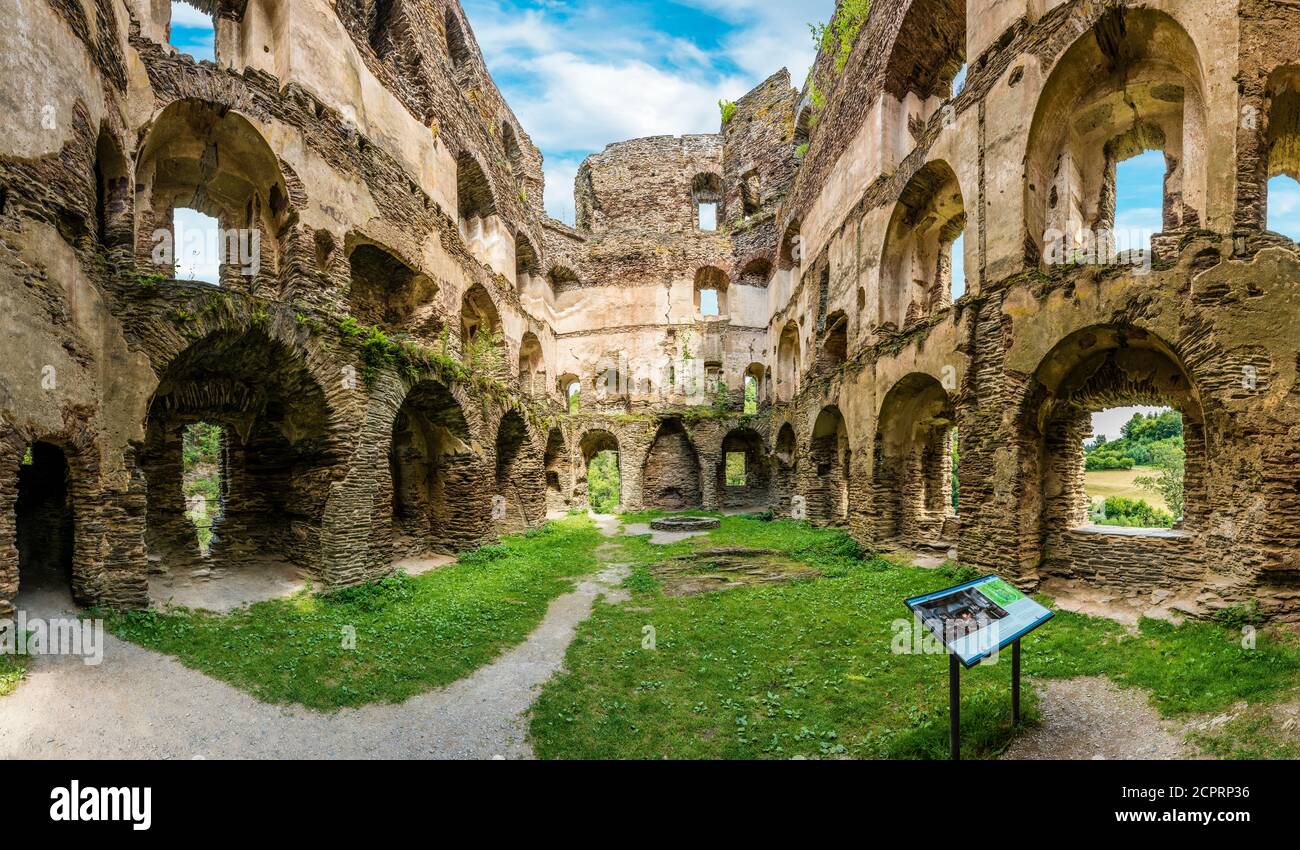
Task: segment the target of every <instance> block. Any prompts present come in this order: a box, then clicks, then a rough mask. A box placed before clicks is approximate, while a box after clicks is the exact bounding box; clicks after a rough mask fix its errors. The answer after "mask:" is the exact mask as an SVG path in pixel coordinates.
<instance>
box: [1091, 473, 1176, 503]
mask: <svg viewBox="0 0 1300 850" xmlns="http://www.w3.org/2000/svg"><path fill="white" fill-rule="evenodd" d="M1160 474H1161V473H1160V470H1158V469H1154V468H1152V467H1149V466H1135V467H1133V468H1132V469H1095V470H1091V471H1089V472H1085V473H1084V483H1083V488H1084V491H1085V492H1087V494H1088V498H1089V499H1105V498H1109V497H1111V496H1123V497H1125V498H1127V499H1142V500H1144V501H1145V502H1146V503H1147V504H1148V505H1151V506H1152V507H1153V508H1159V509H1160V510H1162V511H1167V510H1169V506H1168V505H1166V504H1165V497H1164V496H1161V495H1160V494H1159V493H1153V492H1151V491H1150V490H1143V489H1142V488H1141V487H1138V486H1137V485H1136V484H1134V483H1133V482H1134V480H1135V479H1137V477H1138V476H1139V475H1145V476H1146V477H1148V478H1159V477H1160Z"/></svg>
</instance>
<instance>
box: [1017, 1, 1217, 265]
mask: <svg viewBox="0 0 1300 850" xmlns="http://www.w3.org/2000/svg"><path fill="white" fill-rule="evenodd" d="M1205 91H1206V87H1205V77H1204V67H1203V64H1202V62H1201V57H1200V53H1199V51H1198V50H1197V48H1196V45H1195V43H1194V42H1193V41H1192V39H1191V37H1190V36H1189V35H1188V34H1187V32H1186V30H1184V29H1183V27H1182V26H1181V25H1180V24H1179V23H1178V22H1177V21H1175V20H1174V19H1173V18H1172V17H1170V16H1169V15H1168V14H1166V13H1165V12H1161V11H1157V10H1153V9H1126V8H1122V7H1121V8H1110V9H1107V10H1106V11H1105V12H1104V13H1103V14H1102V15H1101V17H1100V18H1099V19H1098V21H1097V22H1096V23H1095V24H1094V25H1093V27H1092V28H1091V29H1090V30H1089V31H1088V32H1086V33H1084V34H1083V35H1082V36H1081V37H1080V38H1078V39H1077V40H1076V41H1075V42H1074V44H1073V45H1071V46H1070V48H1069V49H1068V50H1066V51H1065V52H1064V53H1063V54H1062V55H1061V57H1060V59H1059V61H1057V63H1056V65H1055V67H1054V68H1053V69H1052V72H1051V75H1050V76H1049V77H1048V79H1047V83H1046V85H1044V87H1043V91H1042V94H1041V95H1040V96H1039V100H1038V105H1037V108H1036V110H1035V113H1034V119H1033V122H1032V124H1031V125H1030V131H1029V139H1028V147H1027V149H1026V155H1025V217H1026V221H1025V226H1026V231H1027V232H1026V241H1025V244H1026V249H1027V252H1028V254H1029V256H1028V257H1027V259H1028V260H1029V261H1030V262H1031V263H1034V264H1037V263H1038V262H1039V261H1040V259H1046V260H1048V261H1049V262H1059V261H1061V260H1063V259H1064V258H1065V257H1066V256H1069V255H1071V254H1072V253H1073V252H1074V251H1076V250H1087V249H1088V247H1089V244H1090V242H1091V241H1092V239H1091V234H1093V233H1096V232H1098V231H1109V230H1110V229H1111V228H1112V227H1113V226H1114V218H1115V173H1116V172H1115V169H1116V165H1117V164H1118V163H1119V162H1120V161H1122V160H1124V159H1127V158H1129V157H1130V156H1134V155H1136V154H1138V153H1141V152H1142V151H1144V150H1162V151H1163V152H1164V155H1165V163H1166V172H1165V181H1164V210H1163V216H1162V217H1163V230H1164V232H1165V233H1166V234H1168V233H1173V232H1176V231H1180V230H1184V229H1191V228H1195V227H1199V226H1202V225H1203V224H1204V223H1205V221H1206V204H1207V201H1208V186H1207V173H1208V149H1207V141H1208V139H1207V132H1208V127H1207V118H1206V108H1205ZM1061 116H1076V118H1075V119H1074V120H1068V121H1062V120H1061ZM1141 247H1142V248H1143V249H1145V247H1146V246H1141Z"/></svg>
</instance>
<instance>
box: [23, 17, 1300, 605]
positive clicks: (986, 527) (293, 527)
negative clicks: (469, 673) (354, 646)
mask: <svg viewBox="0 0 1300 850" xmlns="http://www.w3.org/2000/svg"><path fill="white" fill-rule="evenodd" d="M168 5H169V4H167V3H159V2H151V0H43V1H42V2H26V3H22V4H17V3H15V2H12V0H10V2H7V3H0V8H5V10H6V11H8V12H9V13H10V18H11V19H12V20H16V21H18V22H19V24H20V25H19V26H13V27H9V28H6V29H5V30H4V31H3V32H0V57H3V60H4V62H5V65H6V67H5V71H6V72H7V73H5V74H4V76H3V78H2V79H3V80H4V82H3V83H0V93H3V96H4V99H5V100H4V104H5V107H6V112H7V115H8V116H9V117H8V120H7V123H6V125H5V126H4V127H0V323H2V324H3V331H4V335H5V340H6V341H5V345H4V349H3V351H4V357H3V358H0V612H3V611H6V610H8V609H9V608H10V607H12V605H13V601H14V599H15V597H16V594H17V593H18V590H19V584H20V580H21V575H22V574H23V572H24V571H25V570H27V569H28V568H29V566H30V565H31V564H32V563H36V562H45V563H46V565H47V566H48V565H50V564H53V562H54V561H57V562H58V563H57V564H54V566H55V567H56V568H59V569H62V568H64V567H66V569H67V570H68V571H69V572H70V577H69V578H70V583H71V587H72V590H73V592H74V594H75V595H76V596H77V598H78V599H79V600H81V601H83V602H96V603H103V604H109V605H122V606H138V605H143V604H145V602H146V586H147V577H148V574H149V571H150V570H151V569H153V570H161V569H181V568H184V567H187V566H192V565H193V564H194V563H195V562H196V560H197V559H198V557H199V556H198V554H197V552H195V551H194V550H193V547H192V546H188V545H187V540H192V533H191V532H190V530H189V529H188V528H187V527H186V522H187V520H186V519H185V517H184V514H183V511H184V507H185V506H184V505H183V503H182V497H181V490H180V482H179V478H180V455H179V452H180V447H179V446H180V434H181V431H182V430H183V429H184V427H185V426H186V425H188V424H191V423H193V422H197V421H206V422H212V423H215V424H219V425H222V426H223V427H224V429H225V431H224V433H225V435H226V436H225V438H224V443H223V445H224V455H223V457H224V458H225V461H224V462H225V463H226V465H227V467H228V471H227V476H226V484H225V486H226V492H224V493H223V496H222V505H221V513H220V518H219V523H218V525H217V528H216V537H215V539H214V545H213V549H212V552H211V554H210V555H209V557H210V558H211V559H214V561H215V562H218V563H223V564H229V565H231V566H241V567H243V566H249V565H252V566H253V567H254V568H255V566H256V563H257V562H258V561H260V560H262V559H269V560H276V561H283V562H288V563H292V564H296V565H298V566H299V567H301V568H302V569H303V570H306V571H308V572H310V573H312V574H314V575H315V576H316V577H318V579H319V580H320V581H321V582H322V583H324V584H325V585H327V586H339V585H347V584H352V583H356V582H359V581H364V580H366V579H369V578H373V577H375V576H378V575H382V574H383V573H384V572H385V571H387V570H388V569H390V568H391V564H392V563H393V561H394V560H395V559H398V558H401V557H404V556H407V555H415V554H420V553H423V552H429V551H455V550H458V549H462V548H465V547H468V546H473V545H477V544H478V543H480V542H482V541H484V540H487V539H491V538H492V537H493V536H494V535H497V534H500V533H507V532H513V531H518V530H521V529H524V528H527V527H530V526H533V525H536V524H537V523H539V522H541V521H542V520H543V518H544V516H545V513H546V512H547V511H548V510H551V511H557V510H565V509H569V508H574V507H580V506H582V505H584V504H585V503H586V470H587V463H588V462H589V461H590V460H591V458H592V457H594V455H595V454H596V453H598V452H601V451H607V450H613V451H617V452H618V454H619V468H620V473H621V483H622V488H623V499H622V501H623V504H624V506H625V507H627V508H640V507H651V506H662V507H670V508H678V507H696V506H699V507H704V508H715V509H723V508H761V507H764V506H766V507H768V508H770V509H771V510H772V511H773V512H774V513H776V514H778V515H789V514H790V513H791V512H792V511H795V510H806V512H807V513H806V515H807V517H808V518H809V519H810V520H811V521H813V522H818V523H825V524H838V525H843V526H845V527H846V528H847V529H848V530H849V531H850V532H851V533H852V534H854V535H855V536H856V537H858V538H859V539H860V540H861V541H863V542H864V543H866V544H869V545H872V546H876V547H885V548H897V549H902V550H916V549H921V548H929V547H936V548H938V549H940V550H943V551H947V550H949V549H950V548H955V549H956V550H957V553H958V556H959V558H960V559H961V560H962V561H963V562H966V563H970V564H972V565H975V566H977V567H980V568H984V569H990V570H997V571H999V572H1002V573H1004V574H1006V575H1008V576H1009V577H1011V578H1014V579H1015V580H1017V581H1018V582H1019V583H1021V584H1022V585H1023V586H1025V587H1026V588H1033V587H1037V586H1039V585H1045V586H1048V587H1052V586H1055V585H1060V584H1067V583H1071V582H1073V583H1074V584H1075V585H1076V586H1077V585H1082V586H1086V587H1097V588H1103V589H1106V590H1108V591H1110V592H1113V593H1115V594H1117V595H1122V596H1125V597H1128V598H1129V599H1130V600H1131V601H1133V602H1134V603H1136V604H1138V605H1140V606H1141V607H1143V608H1173V609H1176V610H1181V611H1185V612H1189V613H1192V614H1196V615H1205V614H1208V613H1211V612H1213V611H1214V610H1216V609H1218V608H1220V607H1223V606H1225V605H1230V604H1239V603H1244V602H1249V601H1252V600H1255V601H1257V602H1258V603H1259V604H1260V605H1261V607H1262V609H1263V610H1264V611H1265V613H1267V614H1270V615H1278V616H1287V617H1294V616H1297V615H1298V614H1300V530H1297V529H1300V376H1298V374H1297V373H1298V372H1300V343H1297V340H1300V304H1298V303H1297V301H1298V300H1300V251H1298V250H1297V247H1296V245H1295V244H1294V243H1292V242H1291V241H1290V240H1287V239H1285V238H1283V237H1281V236H1279V235H1277V234H1271V233H1268V232H1267V231H1265V230H1264V229H1263V226H1264V221H1265V212H1266V205H1267V191H1266V184H1267V181H1268V179H1269V178H1270V177H1273V176H1276V175H1278V174H1289V175H1291V176H1293V177H1294V176H1297V175H1300V96H1297V94H1296V92H1297V90H1300V9H1297V8H1296V7H1295V5H1294V4H1290V3H1280V2H1274V0H1240V2H1211V0H1182V1H1181V2H1173V0H1150V2H1146V3H1141V4H1138V3H1125V2H1119V0H1087V2H1085V1H1084V0H1072V2H1065V1H1064V0H997V2H993V0H969V2H962V0H878V2H876V3H875V4H873V9H872V11H871V14H870V16H869V17H868V19H867V20H866V21H865V22H864V24H863V26H862V28H861V31H860V33H859V35H858V37H857V40H856V42H855V43H854V44H853V45H850V46H849V47H850V48H851V49H850V50H849V52H848V57H847V61H844V62H840V61H838V60H837V54H838V53H839V50H838V47H839V46H838V45H835V48H836V49H835V50H833V51H829V52H826V53H823V55H821V56H819V57H818V59H817V62H816V65H815V67H814V69H813V71H812V75H811V77H810V81H809V82H808V83H805V85H804V87H803V90H802V91H798V90H796V89H794V88H793V87H792V85H791V81H790V79H789V76H788V74H786V73H785V72H779V73H776V74H774V75H773V76H772V77H771V78H770V79H768V80H766V81H765V82H764V83H762V84H761V85H760V86H758V87H757V88H756V89H754V91H752V92H750V93H748V94H747V95H745V96H744V97H742V98H740V99H739V100H738V101H737V102H736V104H735V109H734V112H732V113H731V114H730V116H729V120H727V121H726V123H725V124H723V126H722V127H721V129H720V132H718V133H716V134H703V135H695V136H685V137H680V138H675V137H658V138H650V139H639V140H633V141H628V142H622V143H618V144H613V145H611V146H609V147H608V148H607V149H606V150H605V151H603V152H602V153H600V154H597V155H594V156H592V157H590V158H589V159H588V160H587V162H586V163H584V165H583V167H582V168H581V169H580V172H579V175H578V179H577V184H576V186H575V204H576V208H577V222H576V226H575V227H569V226H566V225H564V224H561V223H559V222H556V221H553V220H551V219H549V218H547V216H546V215H545V213H544V211H543V210H542V206H541V203H542V197H543V182H542V174H541V156H540V154H539V152H538V151H537V148H536V147H535V146H534V145H533V144H532V142H531V140H530V139H529V138H528V135H527V133H526V132H525V129H524V128H523V127H522V126H520V124H519V122H518V120H517V119H516V118H515V116H514V115H513V113H512V112H511V111H510V109H509V106H508V105H507V104H506V103H505V102H504V100H503V99H502V97H501V95H500V94H499V92H498V91H497V89H496V87H495V85H494V84H493V83H492V81H491V78H490V76H489V75H488V73H487V70H486V68H485V67H484V65H483V61H482V57H481V54H480V52H479V49H478V46H477V43H476V42H475V40H474V35H473V31H472V28H471V27H470V25H469V21H467V20H466V17H465V15H464V12H463V10H461V9H460V7H459V4H458V3H456V2H450V1H449V0H404V2H401V3H387V2H378V0H337V2H325V0H295V2H293V3H289V2H276V0H213V2H211V3H206V2H202V3H199V4H197V5H199V6H200V7H202V8H205V9H206V10H208V11H210V12H211V13H212V14H213V15H214V18H215V20H216V24H217V62H216V63H215V64H214V63H195V62H194V61H193V60H191V59H189V58H188V57H185V56H182V55H179V54H177V53H176V52H175V51H174V50H172V49H171V48H170V47H168V46H167V45H166V33H167V27H168V23H169V22H168V14H169V13H168V11H167V7H168ZM791 37H803V36H797V35H793V34H792V36H791ZM963 65H965V66H966V67H967V74H966V81H965V85H964V87H963V88H962V89H961V90H960V92H958V93H957V94H955V95H954V94H953V93H952V90H951V83H952V80H953V78H954V76H955V75H956V74H957V72H958V69H959V68H960V67H962V66H963ZM1151 148H1154V149H1159V150H1162V151H1163V152H1164V154H1165V159H1166V165H1167V173H1166V179H1165V207H1164V211H1163V220H1164V227H1163V232H1162V233H1161V234H1159V235H1158V236H1157V237H1156V238H1155V240H1153V246H1154V250H1155V254H1156V256H1155V258H1154V265H1153V268H1152V270H1151V272H1150V273H1149V274H1139V273H1136V272H1135V271H1134V269H1133V268H1132V267H1131V266H1123V265H1114V266H1097V265H1081V266H1074V265H1069V266H1062V265H1050V264H1049V263H1048V260H1049V259H1050V258H1051V252H1052V248H1053V245H1052V243H1051V240H1050V239H1049V238H1048V236H1049V234H1050V233H1051V232H1053V231H1056V232H1059V233H1061V234H1065V238H1073V234H1074V233H1075V232H1076V231H1078V230H1079V229H1080V228H1084V229H1099V228H1105V227H1108V226H1110V225H1111V224H1112V223H1113V219H1114V208H1115V207H1114V191H1115V176H1114V175H1115V166H1116V163H1117V162H1119V161H1120V160H1122V159H1124V158H1125V157H1127V156H1130V155H1133V154H1135V153H1138V152H1140V151H1142V150H1144V149H1151ZM715 204H716V205H717V207H716V208H717V215H716V219H717V227H716V228H715V229H708V228H707V227H706V226H705V225H704V221H705V220H706V218H707V217H703V216H702V215H701V208H702V207H708V206H709V205H715ZM177 208H186V209H194V210H197V211H199V212H202V213H204V214H207V215H210V216H213V217H215V218H217V220H218V221H219V222H220V224H221V226H222V227H224V228H233V229H242V230H245V231H256V232H257V234H258V235H259V237H260V250H259V253H258V255H257V258H256V259H257V261H258V262H257V264H256V265H257V271H256V274H246V273H245V272H246V271H247V269H245V268H241V267H240V265H239V264H236V263H230V262H228V263H226V264H225V265H224V266H223V268H222V271H221V286H220V287H211V286H207V285H204V284H195V283H185V282H179V281H174V280H171V279H170V278H171V276H172V271H171V268H170V266H169V265H168V264H166V263H160V262H159V261H158V259H157V257H156V256H155V253H154V248H155V247H156V245H157V238H158V232H159V231H160V230H161V231H168V230H170V228H171V221H172V213H173V210H175V209H177ZM958 237H962V238H961V242H960V244H962V245H963V246H964V252H965V253H964V261H965V262H964V267H965V270H966V291H965V293H964V294H963V295H961V296H960V297H959V298H957V299H956V300H954V299H953V297H952V291H951V274H952V271H951V270H952V260H951V252H952V250H953V245H954V243H955V242H956V241H957V240H958ZM706 294H707V297H706ZM715 297H716V302H717V305H718V309H717V311H716V315H715V314H713V311H710V310H706V309H705V306H704V305H705V304H706V303H707V302H709V301H711V300H712V299H714V298H715ZM372 327H374V328H376V329H377V331H372V330H371V328H372ZM379 332H382V334H383V336H379V335H378V333H379ZM484 338H493V339H496V340H499V342H500V344H501V346H503V350H501V351H499V352H498V353H497V354H496V355H493V356H492V357H491V359H490V362H489V361H486V360H482V359H480V360H479V361H478V362H477V363H475V362H473V361H474V358H476V357H478V358H485V357H488V355H487V354H485V353H483V351H484V350H483V345H482V343H483V339H484ZM466 361H469V368H468V369H467V368H466V367H465V365H463V364H464V363H465V362H466ZM747 380H749V381H752V382H753V386H754V389H755V390H756V392H757V395H758V400H759V406H758V410H757V411H756V412H751V413H747V412H746V411H745V410H744V409H743V404H744V397H745V387H746V381H747ZM575 384H576V386H577V393H578V403H579V406H580V412H578V413H577V414H575V415H567V414H565V413H564V409H565V407H564V405H565V402H566V401H567V397H568V395H569V394H570V387H571V386H572V385H575ZM1121 404H1162V405H1163V404H1167V405H1172V406H1175V407H1177V408H1178V409H1179V410H1180V411H1181V412H1182V413H1183V416H1184V421H1185V427H1186V443H1187V455H1188V456H1187V507H1186V511H1185V516H1184V518H1183V521H1182V522H1181V523H1180V524H1179V525H1178V527H1176V528H1175V529H1174V530H1173V531H1172V532H1168V533H1164V534H1158V535H1157V534H1139V535H1129V534H1117V533H1102V532H1099V531H1098V530H1096V529H1092V528H1089V527H1087V525H1086V511H1085V510H1084V501H1083V499H1082V477H1081V476H1082V458H1081V455H1080V449H1079V439H1080V436H1081V434H1082V433H1083V429H1085V428H1086V417H1087V414H1088V413H1089V412H1091V411H1094V410H1097V409H1100V408H1102V407H1108V406H1113V405H1121ZM954 428H955V429H956V433H957V438H958V440H959V444H960V463H959V468H958V469H957V470H956V473H957V477H958V479H959V482H960V504H959V511H958V512H956V513H954V512H953V511H952V510H951V506H950V503H949V500H948V496H949V491H948V482H949V476H950V473H951V469H950V465H949V464H950V461H949V454H948V451H947V446H948V441H949V440H950V439H951V438H952V434H953V429H954ZM29 449H32V452H33V454H32V461H33V462H32V463H25V462H24V455H25V454H26V453H27V452H28V450H29ZM729 452H739V453H743V454H744V457H745V468H746V485H745V487H744V488H729V487H727V485H726V479H725V463H726V457H727V454H728V453H729ZM65 470H66V471H65ZM60 479H62V480H60ZM494 497H498V498H495V499H494ZM60 505H61V507H60ZM20 549H21V550H22V551H20ZM52 552H57V553H58V556H57V558H54V557H53V556H52V555H51V553H52ZM52 558H53V560H51V559H52Z"/></svg>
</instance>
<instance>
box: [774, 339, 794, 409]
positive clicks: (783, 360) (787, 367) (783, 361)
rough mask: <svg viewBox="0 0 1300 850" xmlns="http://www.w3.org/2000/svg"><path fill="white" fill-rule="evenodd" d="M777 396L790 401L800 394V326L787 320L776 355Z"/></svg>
mask: <svg viewBox="0 0 1300 850" xmlns="http://www.w3.org/2000/svg"><path fill="white" fill-rule="evenodd" d="M776 368H777V372H776V390H777V398H778V399H779V400H781V401H790V400H791V399H793V398H794V397H795V396H796V395H798V394H799V326H798V325H797V324H795V322H794V320H790V321H789V322H786V325H785V327H784V328H783V329H782V331H781V338H780V342H779V343H778V345H777V355H776Z"/></svg>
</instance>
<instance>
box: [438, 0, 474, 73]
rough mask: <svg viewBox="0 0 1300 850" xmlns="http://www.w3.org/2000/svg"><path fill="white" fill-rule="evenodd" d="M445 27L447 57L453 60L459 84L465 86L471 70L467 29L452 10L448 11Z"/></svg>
mask: <svg viewBox="0 0 1300 850" xmlns="http://www.w3.org/2000/svg"><path fill="white" fill-rule="evenodd" d="M444 26H445V28H446V31H447V57H448V58H449V59H451V67H452V71H453V72H454V73H455V75H456V80H457V82H459V83H462V84H463V83H464V82H465V80H466V79H467V78H468V76H469V73H468V72H469V68H470V61H469V42H468V41H467V40H466V38H465V28H464V27H462V26H461V24H460V19H459V18H457V17H456V13H455V12H454V11H453V10H452V9H450V8H448V9H447V15H446V18H445V24H444Z"/></svg>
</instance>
